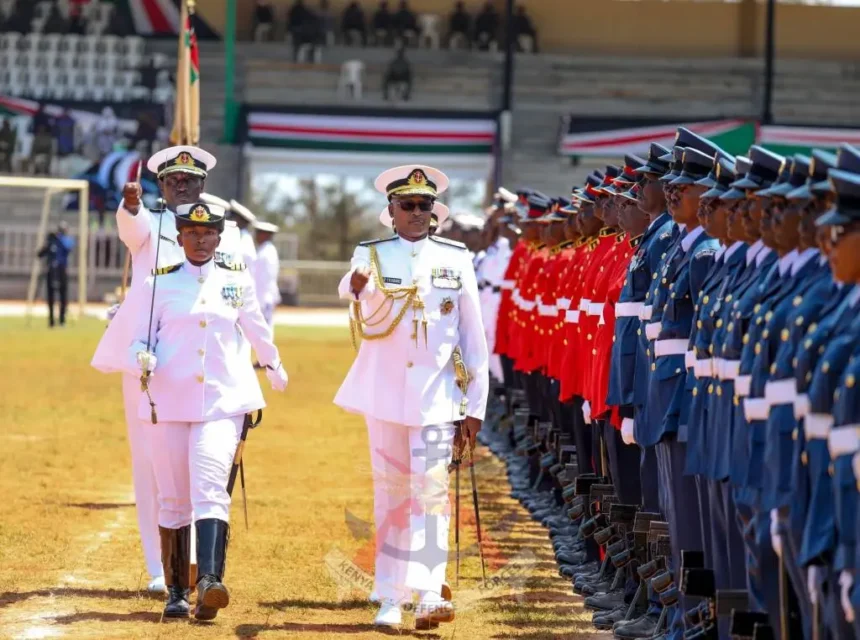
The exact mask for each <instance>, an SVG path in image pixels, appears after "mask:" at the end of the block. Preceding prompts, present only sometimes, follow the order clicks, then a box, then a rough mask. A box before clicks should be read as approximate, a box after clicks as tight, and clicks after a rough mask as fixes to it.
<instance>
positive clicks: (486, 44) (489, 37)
mask: <svg viewBox="0 0 860 640" xmlns="http://www.w3.org/2000/svg"><path fill="white" fill-rule="evenodd" d="M498 38H499V14H498V12H497V11H496V8H495V7H494V6H493V3H492V2H490V1H489V0H488V1H487V4H485V5H484V8H483V9H482V10H481V13H479V14H478V17H477V18H475V44H476V45H477V47H478V49H480V50H481V51H487V50H488V49H489V48H490V44H491V43H496V44H497V45H498Z"/></svg>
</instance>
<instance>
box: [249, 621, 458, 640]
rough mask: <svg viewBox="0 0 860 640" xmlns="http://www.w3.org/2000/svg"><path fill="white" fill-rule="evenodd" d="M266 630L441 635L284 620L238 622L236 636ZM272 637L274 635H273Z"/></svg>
mask: <svg viewBox="0 0 860 640" xmlns="http://www.w3.org/2000/svg"><path fill="white" fill-rule="evenodd" d="M266 631H273V632H279V631H280V632H292V633H307V634H333V635H337V634H343V635H356V634H359V633H378V634H381V635H388V636H398V637H401V638H403V637H414V638H436V639H441V637H442V636H440V635H437V634H435V633H428V632H426V631H421V632H418V631H412V630H410V629H407V628H404V627H401V628H400V629H393V628H387V627H376V626H374V625H372V624H322V623H306V622H284V623H282V624H271V625H270V624H240V625H239V626H238V627H236V637H237V638H256V637H257V636H258V635H260V634H261V633H264V632H266ZM273 637H274V636H273Z"/></svg>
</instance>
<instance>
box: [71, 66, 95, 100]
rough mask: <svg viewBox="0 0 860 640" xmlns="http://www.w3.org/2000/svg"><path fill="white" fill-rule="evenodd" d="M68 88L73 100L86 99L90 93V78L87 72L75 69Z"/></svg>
mask: <svg viewBox="0 0 860 640" xmlns="http://www.w3.org/2000/svg"><path fill="white" fill-rule="evenodd" d="M69 88H70V92H69V93H71V95H72V97H73V98H74V99H75V100H78V101H80V100H86V99H87V97H88V96H89V95H90V79H89V76H88V74H87V72H86V71H83V70H81V69H78V70H77V71H75V73H74V75H73V76H72V79H71V84H70V85H69Z"/></svg>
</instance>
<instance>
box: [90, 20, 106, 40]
mask: <svg viewBox="0 0 860 640" xmlns="http://www.w3.org/2000/svg"><path fill="white" fill-rule="evenodd" d="M107 26H108V23H107V21H106V20H89V21H88V22H87V35H88V36H90V37H99V36H101V35H102V34H103V33H104V32H105V31H107Z"/></svg>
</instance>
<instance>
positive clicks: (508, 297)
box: [494, 242, 529, 356]
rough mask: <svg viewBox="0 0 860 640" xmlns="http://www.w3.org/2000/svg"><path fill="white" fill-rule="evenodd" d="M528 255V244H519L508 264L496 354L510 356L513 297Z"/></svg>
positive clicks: (499, 318) (504, 280)
mask: <svg viewBox="0 0 860 640" xmlns="http://www.w3.org/2000/svg"><path fill="white" fill-rule="evenodd" d="M528 254H529V246H528V244H527V243H526V242H518V243H517V244H516V245H515V246H514V251H513V253H512V254H511V261H510V262H508V268H507V269H506V270H505V276H504V279H503V280H502V299H501V302H500V303H499V315H498V317H497V320H496V345H495V348H494V352H495V353H497V354H498V355H502V356H508V355H509V354H508V350H509V349H510V340H511V334H512V329H513V320H514V318H513V315H514V309H515V307H514V302H513V299H512V296H513V293H514V287H515V286H516V283H517V277H518V276H519V273H520V270H521V268H522V266H523V264H525V260H526V258H527V256H528Z"/></svg>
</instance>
